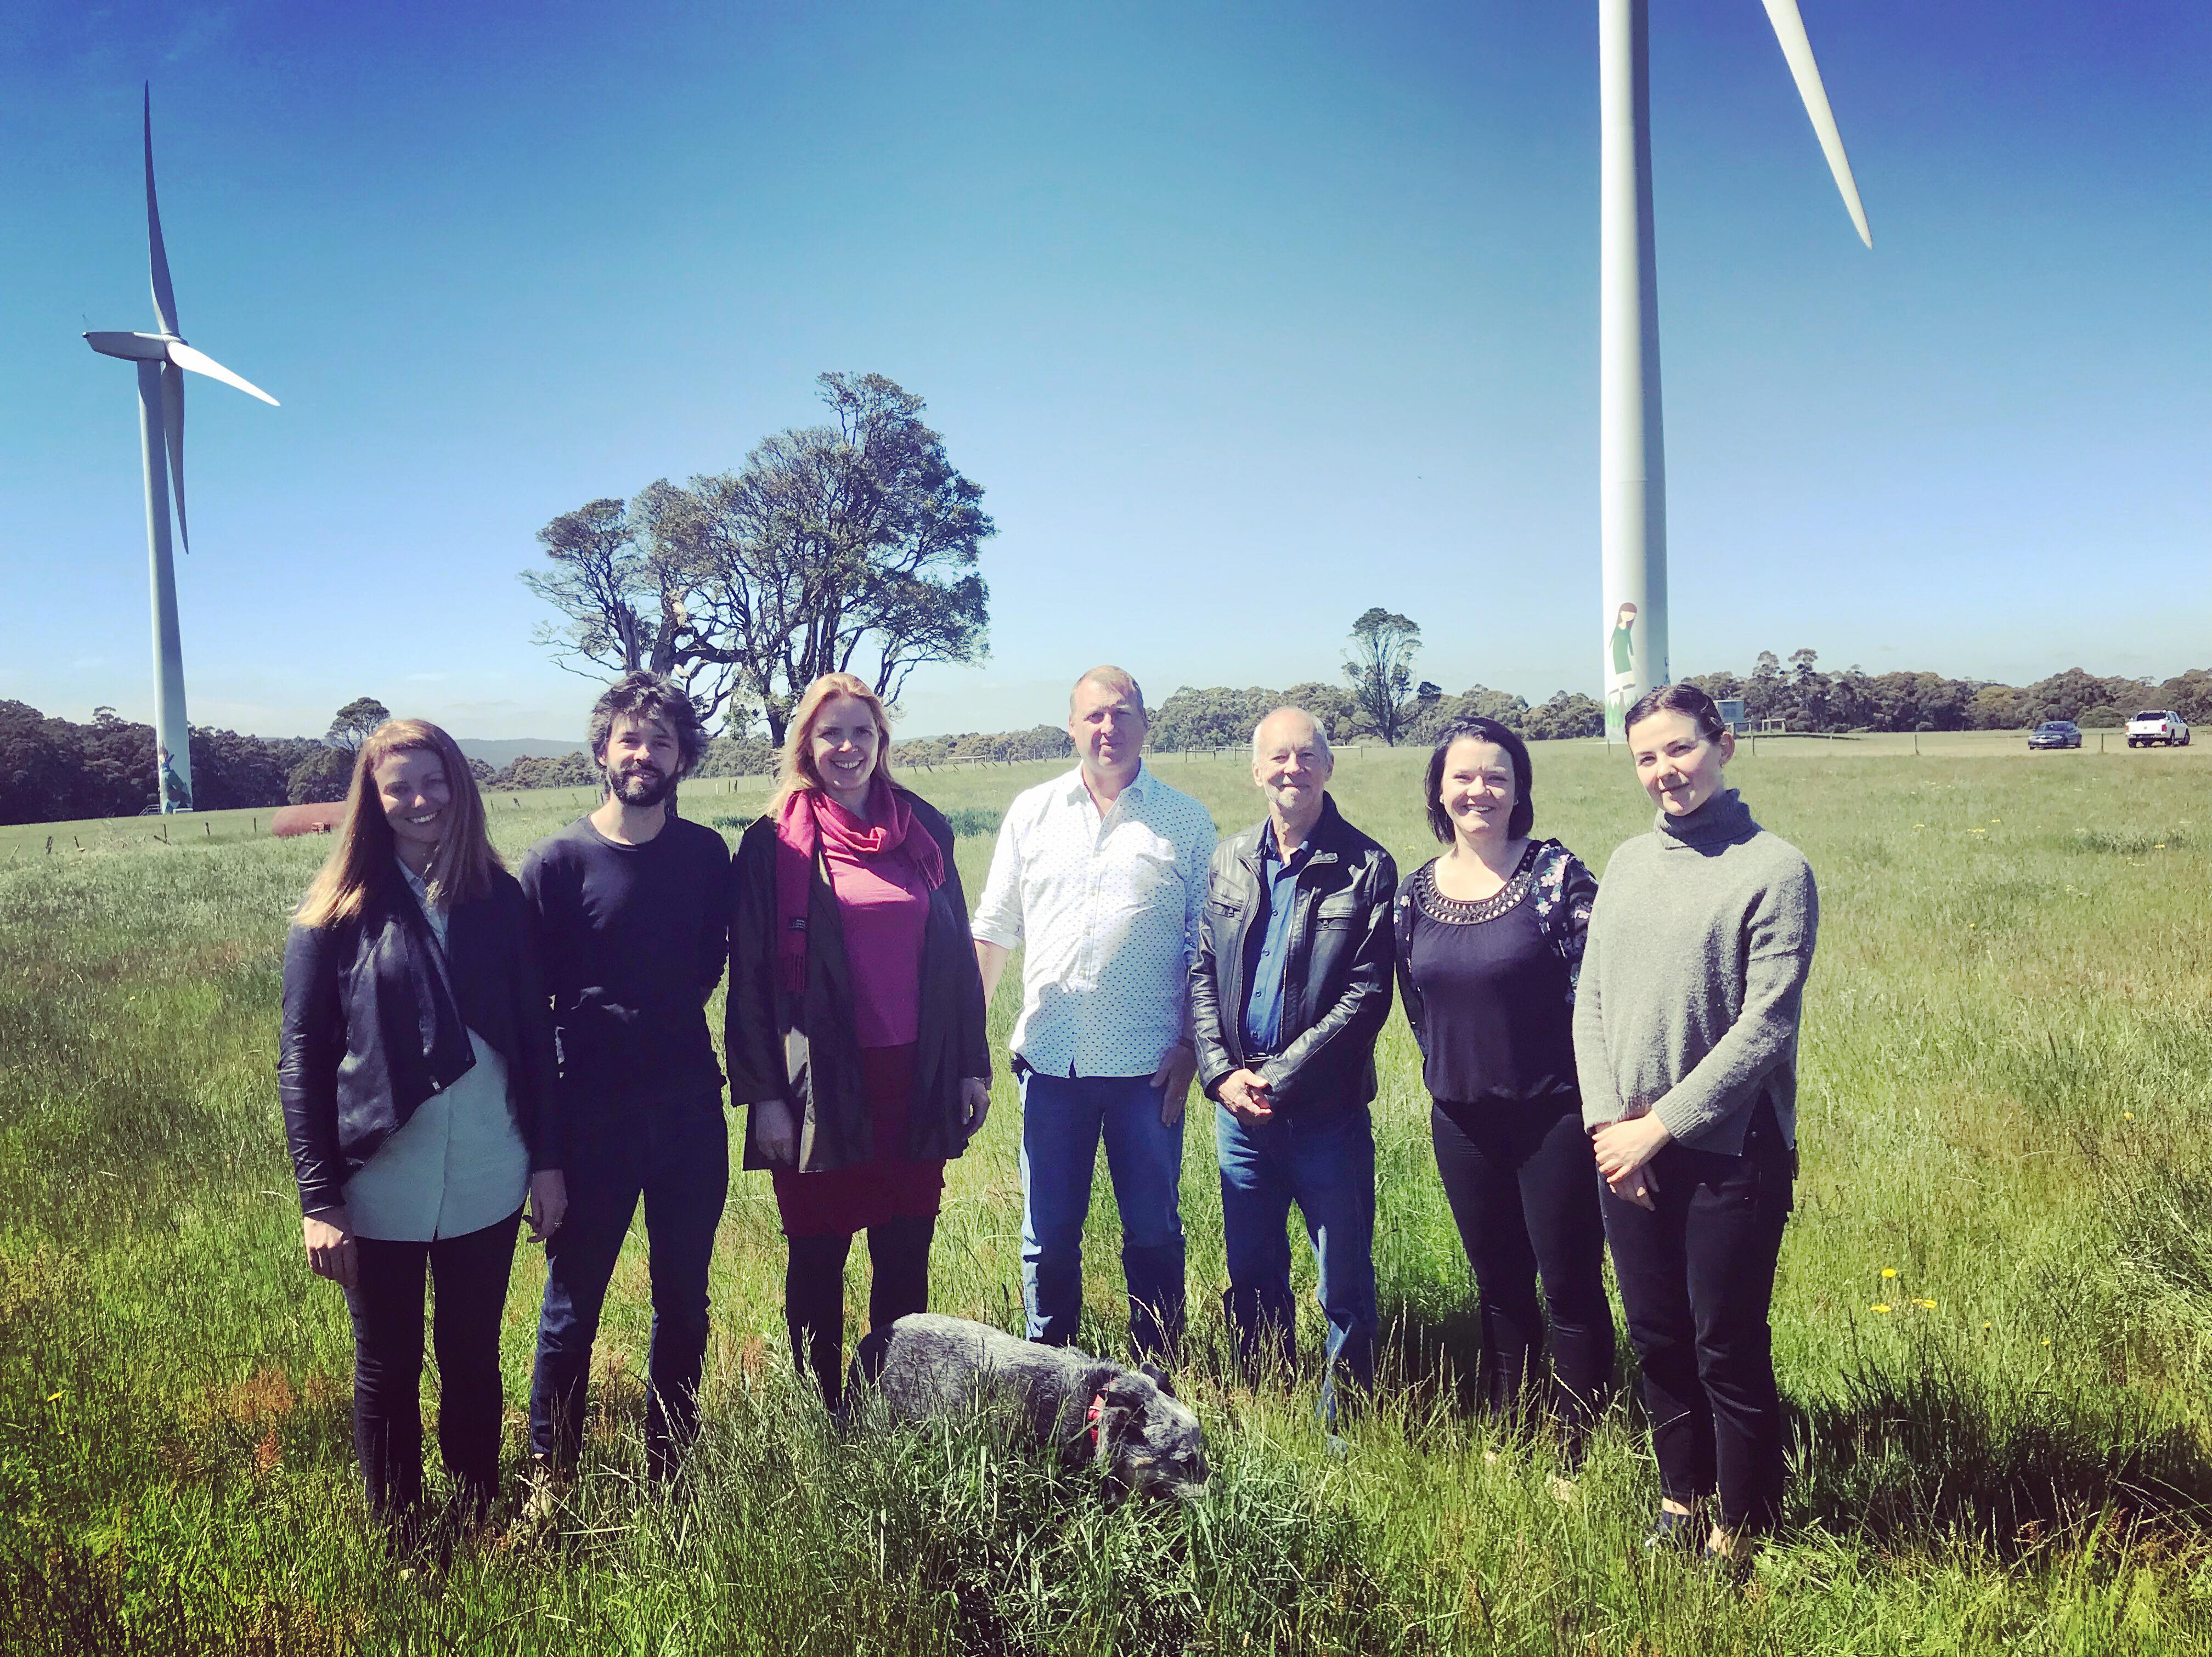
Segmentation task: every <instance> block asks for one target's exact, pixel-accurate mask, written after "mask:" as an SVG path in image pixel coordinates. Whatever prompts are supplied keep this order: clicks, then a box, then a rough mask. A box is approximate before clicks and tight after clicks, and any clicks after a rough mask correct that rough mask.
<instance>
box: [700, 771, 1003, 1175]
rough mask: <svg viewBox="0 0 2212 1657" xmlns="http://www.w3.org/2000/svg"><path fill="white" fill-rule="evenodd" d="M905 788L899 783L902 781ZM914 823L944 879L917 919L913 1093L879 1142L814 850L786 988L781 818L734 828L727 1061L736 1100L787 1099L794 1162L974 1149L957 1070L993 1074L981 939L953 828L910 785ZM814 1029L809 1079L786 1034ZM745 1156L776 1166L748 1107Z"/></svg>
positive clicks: (842, 960) (832, 901) (844, 966)
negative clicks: (895, 1131) (887, 1139)
mask: <svg viewBox="0 0 2212 1657" xmlns="http://www.w3.org/2000/svg"><path fill="white" fill-rule="evenodd" d="M902 792H904V791H902ZM907 801H908V804H910V805H911V806H912V807H913V808H914V817H915V826H916V827H917V828H920V829H924V830H926V831H927V833H928V835H929V837H930V838H931V839H932V840H933V841H936V842H937V849H938V850H939V852H940V853H943V854H944V858H945V880H944V883H942V884H941V885H939V887H938V888H937V889H935V890H934V891H933V892H931V893H930V895H929V913H928V916H927V919H925V920H924V921H923V922H922V931H921V984H920V986H919V988H920V994H921V1018H920V1021H919V1023H920V1030H919V1034H918V1035H917V1036H916V1038H915V1046H916V1052H915V1077H914V1099H913V1103H912V1105H911V1106H910V1108H909V1109H908V1115H907V1143H906V1144H903V1145H889V1146H878V1144H876V1143H875V1126H874V1119H873V1114H872V1110H871V1108H870V1105H869V1102H868V1099H867V1096H866V1089H865V1088H864V1085H863V1083H862V1081H861V1076H860V1043H859V1041H857V1040H855V1038H854V1034H853V971H852V965H851V963H850V962H849V961H848V960H847V958H846V955H845V933H844V927H843V926H842V922H841V920H840V919H839V915H838V911H837V895H836V892H835V891H833V890H832V889H830V887H829V882H828V881H827V879H826V878H824V874H823V866H822V865H821V864H820V863H819V862H817V863H816V865H815V877H814V881H813V883H812V885H811V888H810V889H809V892H808V902H807V912H806V986H805V991H804V992H802V993H799V994H796V995H794V994H792V993H790V992H787V991H786V990H785V989H784V988H783V986H782V985H781V982H780V981H779V979H778V974H777V971H776V948H775V940H776V904H775V861H776V859H775V853H776V834H775V822H774V820H773V819H771V818H769V817H762V818H760V819H759V820H758V821H757V822H754V824H753V825H752V827H750V829H746V830H745V833H744V839H743V840H741V841H738V855H737V860H736V877H737V879H736V886H737V897H736V903H735V907H734V909H733V910H732V915H731V920H730V991H729V998H728V1000H727V1002H726V1007H725V1023H724V1024H723V1028H722V1063H723V1065H724V1068H726V1070H727V1071H729V1073H730V1102H731V1103H732V1104H733V1105H757V1104H760V1103H762V1102H764V1101H767V1100H769V1099H781V1100H783V1101H784V1102H786V1103H787V1105H788V1106H789V1107H790V1108H791V1114H792V1126H793V1127H794V1128H795V1129H796V1130H797V1131H798V1135H799V1171H800V1172H801V1173H805V1174H813V1173H818V1172H821V1171H822V1170H824V1169H827V1168H846V1167H849V1166H851V1165H853V1164H854V1163H859V1162H871V1161H873V1160H875V1159H877V1158H878V1157H879V1156H880V1157H885V1158H903V1159H905V1160H908V1161H911V1162H936V1161H939V1160H940V1159H943V1158H947V1157H952V1156H958V1155H960V1153H961V1152H962V1151H963V1150H966V1149H967V1145H968V1130H967V1128H966V1127H965V1126H963V1123H962V1120H961V1118H962V1111H961V1103H960V1082H961V1078H962V1077H969V1076H975V1077H984V1078H988V1077H989V1076H990V1074H991V1045H990V1039H989V1036H988V1034H987V1031H986V1029H985V1027H984V1023H983V980H982V975H981V974H980V973H979V972H978V971H977V970H976V966H975V938H974V936H973V935H972V934H971V933H970V932H969V930H968V900H967V898H966V896H965V895H963V892H962V890H961V887H960V865H958V864H957V862H956V861H954V859H953V855H952V829H951V824H949V823H947V822H945V816H944V814H943V813H942V812H940V811H939V810H937V809H936V808H935V807H934V806H933V805H931V804H929V802H928V801H927V800H925V799H923V798H921V797H920V796H919V795H916V794H913V793H908V794H907ZM794 1030H795V1031H799V1032H803V1033H804V1034H805V1036H806V1038H807V1055H808V1057H807V1063H806V1067H805V1086H804V1087H801V1086H799V1085H798V1084H797V1083H795V1082H794V1079H793V1076H792V1074H791V1067H790V1065H789V1062H788V1060H789V1053H790V1047H789V1045H788V1043H787V1036H788V1035H789V1034H790V1033H791V1032H793V1031H794ZM744 1165H745V1166H746V1167H747V1168H773V1167H775V1166H777V1165H776V1164H775V1163H772V1162H769V1160H768V1159H767V1158H766V1157H765V1156H763V1155H762V1154H761V1150H760V1145H759V1143H758V1141H757V1139H756V1138H755V1137H754V1131H753V1113H752V1112H750V1111H747V1112H746V1113H745V1154H744Z"/></svg>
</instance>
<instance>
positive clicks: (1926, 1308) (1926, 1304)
mask: <svg viewBox="0 0 2212 1657" xmlns="http://www.w3.org/2000/svg"><path fill="white" fill-rule="evenodd" d="M1912 1303H1913V1304H1914V1305H1915V1306H1917V1307H1918V1308H1920V1309H1921V1310H1922V1311H1923V1312H1933V1311H1934V1310H1935V1309H1936V1302H1934V1301H1930V1300H1917V1301H1915V1302H1912Z"/></svg>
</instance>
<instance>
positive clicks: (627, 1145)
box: [522, 673, 730, 1522]
mask: <svg viewBox="0 0 2212 1657" xmlns="http://www.w3.org/2000/svg"><path fill="white" fill-rule="evenodd" d="M589 741H590V745H591V753H592V762H594V763H595V764H597V765H598V766H599V770H600V774H601V775H602V776H603V777H604V778H605V780H606V790H607V792H606V798H605V800H604V801H603V802H602V803H601V804H600V805H599V809H598V810H595V811H593V812H592V813H591V814H590V815H589V816H583V817H579V818H578V819H577V820H576V821H575V822H572V823H570V824H569V825H568V827H567V828H566V829H562V830H561V831H560V833H558V834H556V835H550V836H548V837H547V838H546V839H544V840H542V841H538V844H537V845H535V846H533V847H531V849H530V854H529V856H528V857H527V858H526V859H524V862H523V865H522V889H523V891H524V892H525V893H526V895H528V897H529V900H530V906H531V908H532V913H533V915H534V917H535V923H536V938H537V945H538V956H539V961H540V964H541V966H542V968H543V969H544V975H545V981H546V985H547V987H548V988H549V990H550V992H551V993H552V996H553V1018H554V1025H555V1029H556V1031H557V1033H558V1035H559V1040H560V1049H561V1082H560V1091H559V1101H560V1108H561V1112H562V1119H563V1122H564V1127H565V1132H566V1134H567V1136H568V1140H567V1143H568V1144H569V1145H571V1146H572V1147H573V1148H574V1149H573V1150H572V1152H571V1155H570V1159H569V1165H570V1166H571V1167H572V1168H574V1177H573V1179H572V1180H571V1181H570V1183H569V1190H568V1219H567V1222H566V1223H564V1224H563V1225H562V1228H561V1229H560V1230H559V1231H558V1232H557V1233H556V1234H555V1237H554V1240H553V1241H551V1242H550V1243H549V1244H548V1245H547V1247H546V1251H545V1254H546V1277H545V1302H544V1309H543V1311H542V1312H541V1314H539V1318H538V1363H537V1372H536V1374H535V1375H533V1377H532V1381H531V1387H530V1448H531V1452H532V1456H533V1457H534V1458H535V1460H536V1463H537V1471H536V1475H535V1483H536V1486H537V1488H536V1490H534V1491H533V1493H532V1503H531V1516H532V1519H533V1520H538V1521H540V1522H542V1521H544V1520H547V1519H550V1516H551V1508H552V1505H553V1503H554V1502H555V1501H556V1499H557V1496H558V1493H559V1490H560V1489H561V1487H562V1484H563V1483H565V1480H566V1478H567V1476H568V1473H569V1472H571V1470H573V1468H574V1466H575V1462H576V1455H577V1450H578V1447H579V1442H580V1438H581V1435H582V1431H583V1421H584V1393H585V1383H586V1375H588V1373H589V1371H590V1369H591V1362H592V1339H593V1338H594V1337H595V1336H596V1335H597V1334H598V1332H599V1309H600V1307H601V1305H602V1304H603V1303H604V1302H605V1299H606V1292H607V1284H608V1281H609V1279H610V1278H612V1277H613V1275H614V1269H615V1261H616V1259H617V1256H619V1255H620V1253H622V1246H623V1238H624V1237H625V1236H626V1235H629V1223H630V1217H631V1216H632V1215H633V1214H635V1212H636V1211H637V1205H638V1203H639V1200H640V1199H643V1201H644V1204H645V1229H646V1238H647V1247H648V1253H647V1269H648V1271H649V1272H650V1275H651V1279H652V1284H653V1344H652V1350H651V1353H650V1355H649V1357H647V1365H646V1393H645V1399H646V1405H645V1448H646V1466H647V1471H648V1472H649V1473H650V1474H651V1475H652V1476H653V1477H654V1478H669V1477H671V1476H672V1475H673V1474H674V1472H676V1470H677V1466H678V1462H679V1460H680V1459H681V1457H682V1454H683V1451H684V1446H685V1445H686V1444H688V1443H689V1442H690V1440H691V1439H692V1437H693V1436H694V1435H696V1432H697V1429H698V1405H697V1394H698V1389H699V1372H700V1368H701V1365H702V1361H703V1359H704V1357H705V1356H706V1350H707V1266H708V1259H709V1258H710V1256H711V1255H712V1253H713V1252H714V1229H715V1227H716V1226H717V1225H718V1224H719V1223H720V1220H721V1217H722V1204H723V1200H724V1199H725V1198H726V1195H727V1194H728V1191H729V1182H730V1163H729V1138H728V1134H727V1132H726V1129H725V1127H724V1126H723V1121H722V1072H721V1071H720V1068H719V1067H718V1066H717V1065H716V1064H715V1062H714V1047H713V1045H712V1044H711V1043H710V1042H709V1041H708V1035H707V1011H706V1009H707V1000H708V997H709V996H711V995H713V994H714V986H715V984H716V982H717V981H718V980H720V978H721V975H722V966H723V962H724V960H725V958H726V952H727V926H728V920H727V916H728V913H729V896H728V889H729V879H730V853H729V848H728V847H726V845H725V844H724V843H723V841H722V837H721V835H720V834H718V833H717V832H716V831H715V830H714V829H709V828H708V827H706V826H705V825H704V824H702V823H696V822H685V821H684V819H683V818H681V817H679V816H677V815H676V814H675V812H674V810H671V805H672V803H673V801H674V798H675V793H676V785H677V783H678V781H679V780H681V779H682V778H684V776H686V775H688V774H690V771H691V769H692V768H693V767H695V766H696V765H697V763H698V762H699V758H700V756H701V755H702V753H703V752H704V751H705V749H706V736H705V733H704V732H703V731H702V730H701V729H700V725H699V715H698V712H697V710H696V708H694V707H692V705H691V700H690V697H689V696H687V695H684V692H683V691H682V690H681V689H678V688H677V687H676V686H675V685H674V684H672V683H670V682H669V681H668V680H666V679H665V678H662V677H659V675H657V674H653V673H629V674H625V675H624V676H623V677H621V678H620V679H617V681H616V682H615V683H613V684H612V685H611V686H610V687H608V689H607V691H606V694H605V695H602V696H601V697H600V698H599V701H598V702H597V704H596V705H594V706H593V707H592V721H591V729H590V737H589Z"/></svg>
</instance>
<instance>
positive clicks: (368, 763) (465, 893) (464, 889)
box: [293, 719, 507, 926]
mask: <svg viewBox="0 0 2212 1657" xmlns="http://www.w3.org/2000/svg"><path fill="white" fill-rule="evenodd" d="M410 752H422V753H430V754H435V755H436V756H438V758H439V760H440V762H441V763H442V764H443V765H444V766H445V768H446V786H447V790H448V792H450V793H451V795H452V798H451V800H450V802H449V803H448V804H447V807H446V809H447V811H449V812H451V813H452V816H450V817H448V818H447V830H446V833H445V835H444V837H443V838H442V839H441V840H440V841H438V849H437V850H436V851H435V853H432V854H431V858H430V877H429V882H428V884H429V888H430V901H432V902H433V903H435V904H436V905H438V906H439V907H441V908H447V909H450V908H452V907H453V906H454V905H455V904H457V903H466V902H468V901H470V900H471V899H472V898H478V897H482V896H483V895H484V894H485V893H487V892H489V890H490V889H491V880H492V877H493V875H495V874H496V873H497V872H499V871H501V870H502V869H504V868H505V867H506V866H507V865H506V864H505V863H504V862H502V861H501V859H500V855H499V853H497V852H496V851H495V850H493V849H492V843H491V835H489V833H488V832H487V831H486V829H485V828H484V809H483V795H481V794H480V793H478V792H477V780H476V774H475V773H474V772H472V771H471V770H470V769H469V762H468V761H467V759H466V758H465V757H464V756H463V755H462V753H461V750H460V748H459V745H458V744H455V743H454V741H453V738H452V737H449V736H447V734H446V733H445V732H444V731H441V730H440V729H439V728H438V727H437V726H436V725H432V724H431V723H430V722H429V721H428V719H386V721H385V722H384V723H383V724H382V725H379V726H377V727H376V729H375V730H374V731H370V732H369V733H368V741H366V742H364V743H363V744H362V745H361V752H360V753H359V754H357V755H356V756H354V762H353V781H352V783H351V784H350V785H349V786H348V788H347V789H346V798H345V816H343V818H341V819H340V820H339V822H338V826H337V845H335V846H333V847H331V854H330V856H329V857H328V858H327V859H325V860H324V863H323V866H322V869H321V871H319V872H318V873H317V875H316V876H315V878H314V883H313V884H312V885H310V886H309V887H308V888H307V896H306V897H304V898H302V899H301V901H300V907H299V912H298V913H296V914H295V916H294V917H293V919H294V920H295V921H296V922H297V923H298V924H299V925H301V926H336V925H337V923H338V922H340V921H343V920H352V919H353V918H354V917H355V916H356V915H358V914H359V913H361V912H362V903H363V901H364V900H365V899H366V898H367V896H368V892H369V890H370V889H371V888H372V887H374V885H376V884H377V883H380V882H381V881H383V880H385V879H386V878H387V877H389V875H390V873H391V869H392V859H394V858H396V857H397V856H398V853H399V848H398V838H397V837H396V836H395V835H393V834H392V824H391V823H390V822H387V821H386V819H385V816H384V802H383V799H382V798H381V797H380V795H379V794H378V792H377V787H376V780H375V777H374V772H375V770H376V768H377V767H378V766H380V765H381V764H383V763H384V762H385V761H386V760H387V759H389V758H391V757H392V755H394V754H405V753H410Z"/></svg>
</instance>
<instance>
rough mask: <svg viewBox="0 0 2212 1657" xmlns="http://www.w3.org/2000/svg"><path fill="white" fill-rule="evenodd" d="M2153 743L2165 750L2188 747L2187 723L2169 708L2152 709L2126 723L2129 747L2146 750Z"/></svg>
mask: <svg viewBox="0 0 2212 1657" xmlns="http://www.w3.org/2000/svg"><path fill="white" fill-rule="evenodd" d="M2153 743H2157V744H2160V746H2162V747H2166V748H2186V747H2188V746H2189V722H2188V721H2187V720H2186V719H2183V718H2182V717H2181V715H2180V714H2179V713H2175V712H2174V711H2173V710H2172V708H2170V707H2154V708H2152V709H2151V710H2150V711H2149V712H2148V713H2138V714H2136V716H2135V718H2133V719H2130V720H2129V721H2128V746H2129V747H2130V748H2148V746H2149V745H2150V744H2153Z"/></svg>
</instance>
